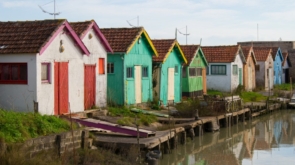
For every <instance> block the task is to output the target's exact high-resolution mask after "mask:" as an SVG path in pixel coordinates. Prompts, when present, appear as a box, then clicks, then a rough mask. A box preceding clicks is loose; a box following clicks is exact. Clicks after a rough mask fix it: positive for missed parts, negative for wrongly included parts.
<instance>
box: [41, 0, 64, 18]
mask: <svg viewBox="0 0 295 165" xmlns="http://www.w3.org/2000/svg"><path fill="white" fill-rule="evenodd" d="M51 2H52V1H51ZM51 2H49V3H51ZM47 4H48V3H47ZM47 4H45V5H47ZM38 6H39V8H40V9H41V10H42V11H43V13H48V14H50V15H53V18H54V19H55V16H56V15H59V14H60V13H61V12H58V13H56V12H55V0H53V13H50V12H48V11H46V10H44V9H43V8H42V7H41V6H40V5H38ZM42 6H44V5H42Z"/></svg>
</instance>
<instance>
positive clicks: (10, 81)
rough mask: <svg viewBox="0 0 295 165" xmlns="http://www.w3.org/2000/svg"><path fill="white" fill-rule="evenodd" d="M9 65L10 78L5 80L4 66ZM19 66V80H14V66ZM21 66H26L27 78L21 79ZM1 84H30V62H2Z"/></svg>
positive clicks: (0, 70) (0, 69)
mask: <svg viewBox="0 0 295 165" xmlns="http://www.w3.org/2000/svg"><path fill="white" fill-rule="evenodd" d="M4 65H8V72H9V73H8V74H9V78H10V79H9V80H4V79H3V78H2V77H3V76H4V69H3V66H4ZM16 65H17V66H18V70H17V77H18V79H17V80H12V74H13V73H12V69H11V67H12V66H16ZM21 66H25V67H26V72H25V76H26V77H25V79H24V80H21ZM0 84H28V63H0Z"/></svg>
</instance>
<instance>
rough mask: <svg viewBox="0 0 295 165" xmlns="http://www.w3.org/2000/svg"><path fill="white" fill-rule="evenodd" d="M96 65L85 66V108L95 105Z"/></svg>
mask: <svg viewBox="0 0 295 165" xmlns="http://www.w3.org/2000/svg"><path fill="white" fill-rule="evenodd" d="M95 84H96V83H95V65H85V66H84V108H85V109H91V108H92V107H93V106H94V105H95Z"/></svg>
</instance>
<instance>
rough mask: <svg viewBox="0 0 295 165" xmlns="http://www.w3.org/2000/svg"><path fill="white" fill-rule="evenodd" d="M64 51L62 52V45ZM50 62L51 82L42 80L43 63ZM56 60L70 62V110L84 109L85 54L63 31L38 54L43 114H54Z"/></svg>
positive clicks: (41, 109)
mask: <svg viewBox="0 0 295 165" xmlns="http://www.w3.org/2000/svg"><path fill="white" fill-rule="evenodd" d="M61 41H62V46H63V47H64V51H63V52H60V46H61V44H60V43H61ZM44 62H46V63H50V83H42V82H41V63H44ZM54 62H69V64H68V74H69V76H68V78H69V87H68V88H69V103H70V108H69V111H70V112H81V111H84V64H83V54H82V52H81V50H80V49H79V48H78V47H77V46H76V44H75V43H74V41H73V39H72V38H71V37H70V35H69V34H67V33H66V32H63V31H61V32H60V33H59V34H58V35H57V36H56V37H55V38H54V40H53V41H52V43H51V44H50V45H49V47H48V48H47V49H46V50H45V52H44V53H43V54H41V55H37V69H36V70H37V76H36V77H37V102H38V103H39V112H40V113H41V114H48V115H53V114H54Z"/></svg>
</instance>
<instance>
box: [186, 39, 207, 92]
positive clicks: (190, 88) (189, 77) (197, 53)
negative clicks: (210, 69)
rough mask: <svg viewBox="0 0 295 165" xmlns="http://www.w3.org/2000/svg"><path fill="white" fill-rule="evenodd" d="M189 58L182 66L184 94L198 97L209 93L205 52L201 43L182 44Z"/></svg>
mask: <svg viewBox="0 0 295 165" xmlns="http://www.w3.org/2000/svg"><path fill="white" fill-rule="evenodd" d="M181 49H182V51H183V53H184V55H185V57H186V59H187V60H188V63H187V64H186V65H184V66H183V68H182V96H186V97H196V96H202V95H203V94H206V93H207V87H206V67H207V66H208V63H207V60H206V58H205V56H204V53H203V51H202V49H201V47H200V46H199V45H181Z"/></svg>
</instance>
